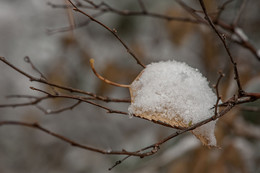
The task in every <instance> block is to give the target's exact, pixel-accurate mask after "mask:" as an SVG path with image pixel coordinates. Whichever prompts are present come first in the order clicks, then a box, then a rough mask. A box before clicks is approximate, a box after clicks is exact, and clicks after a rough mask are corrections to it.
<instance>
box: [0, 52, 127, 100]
mask: <svg viewBox="0 0 260 173" xmlns="http://www.w3.org/2000/svg"><path fill="white" fill-rule="evenodd" d="M0 61H2V62H4V63H5V64H6V65H8V66H9V67H11V68H12V69H14V70H15V71H17V72H18V73H20V74H22V75H24V76H25V77H27V78H28V79H29V80H30V81H32V82H33V81H35V82H39V83H42V84H46V85H49V86H53V87H56V88H59V89H62V90H66V91H69V92H74V93H79V94H85V95H89V96H92V97H94V98H96V99H97V100H102V101H105V102H112V101H113V102H129V101H130V100H129V99H127V100H126V99H113V98H109V97H106V96H98V95H96V94H94V93H91V92H87V91H83V90H80V89H76V88H71V87H67V86H63V85H58V84H55V83H51V82H49V81H46V80H44V79H42V78H36V77H34V76H32V75H30V74H28V73H26V72H24V71H23V70H21V69H19V68H18V67H16V66H14V65H13V64H12V63H10V62H9V61H7V60H6V59H5V58H4V57H1V56H0Z"/></svg>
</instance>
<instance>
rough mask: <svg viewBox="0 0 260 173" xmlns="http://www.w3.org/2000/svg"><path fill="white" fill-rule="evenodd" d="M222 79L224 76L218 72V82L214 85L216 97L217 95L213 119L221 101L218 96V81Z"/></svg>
mask: <svg viewBox="0 0 260 173" xmlns="http://www.w3.org/2000/svg"><path fill="white" fill-rule="evenodd" d="M223 77H224V74H223V73H222V72H221V71H220V72H219V77H218V80H217V83H216V85H215V86H214V88H215V90H216V95H217V101H216V104H215V113H214V115H215V117H216V116H217V115H218V104H219V101H220V100H221V96H220V95H219V83H220V80H221V79H222V78H223Z"/></svg>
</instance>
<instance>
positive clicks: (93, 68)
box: [89, 59, 130, 88]
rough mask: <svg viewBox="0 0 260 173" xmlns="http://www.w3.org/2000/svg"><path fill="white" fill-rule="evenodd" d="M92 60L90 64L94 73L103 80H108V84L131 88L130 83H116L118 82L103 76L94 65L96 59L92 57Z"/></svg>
mask: <svg viewBox="0 0 260 173" xmlns="http://www.w3.org/2000/svg"><path fill="white" fill-rule="evenodd" d="M89 62H90V66H91V69H92V71H93V73H94V74H95V75H96V76H97V77H98V78H99V79H100V80H102V81H104V82H106V83H107V84H109V85H114V86H117V87H122V88H130V85H124V84H119V83H116V82H112V81H110V80H108V79H106V78H104V77H103V76H101V75H100V74H98V73H97V71H96V69H95V67H94V62H95V61H94V59H90V60H89Z"/></svg>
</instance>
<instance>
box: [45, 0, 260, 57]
mask: <svg viewBox="0 0 260 173" xmlns="http://www.w3.org/2000/svg"><path fill="white" fill-rule="evenodd" d="M85 2H88V3H89V4H90V5H84V4H83V3H75V5H76V6H77V7H78V8H79V7H80V8H85V9H91V10H98V11H99V12H100V13H101V14H105V13H108V12H111V13H115V14H118V15H123V16H145V17H152V18H157V19H162V20H167V21H177V22H190V23H194V24H203V25H205V24H207V22H206V21H205V20H203V19H202V18H201V16H200V15H199V14H197V13H201V12H200V11H198V10H195V9H193V8H191V7H190V6H188V5H187V4H186V3H184V2H183V1H181V0H177V2H178V3H179V5H180V6H182V8H183V9H184V10H186V11H187V12H188V13H189V14H190V15H191V16H193V17H194V18H195V19H192V18H186V17H176V16H168V15H166V14H160V13H154V12H149V11H148V10H147V9H145V10H144V9H143V8H141V11H131V10H119V9H116V8H113V7H111V6H110V5H108V4H107V3H105V2H101V3H100V4H95V3H94V2H92V1H89V0H87V1H85ZM139 2H140V0H139ZM231 2H233V0H228V1H226V2H224V3H223V4H222V5H221V6H220V7H219V10H218V12H216V13H215V15H213V16H215V17H212V22H213V23H214V24H215V25H216V26H218V27H219V28H221V29H223V30H225V31H227V32H228V33H229V35H226V37H227V38H228V39H230V40H231V41H232V42H235V43H237V44H238V45H240V46H242V47H244V48H245V49H247V50H249V51H250V52H251V53H252V54H253V55H254V56H255V58H256V59H257V60H259V61H260V54H259V53H258V52H257V49H256V48H255V46H254V45H253V44H252V43H251V42H250V41H249V40H244V39H240V40H237V39H235V38H234V37H232V35H234V36H236V37H238V38H241V35H240V34H239V33H237V32H236V30H237V29H238V26H237V21H238V20H239V18H240V16H241V15H242V12H243V10H244V8H245V4H246V0H245V1H243V3H242V5H241V7H240V9H239V12H238V13H237V15H236V17H235V19H234V22H233V23H231V24H227V23H225V22H224V21H222V20H220V16H221V14H222V12H223V11H224V10H225V9H226V6H227V5H228V4H229V3H231ZM142 3H143V2H142ZM48 5H50V6H51V7H53V8H72V7H73V6H71V7H67V6H64V5H57V4H52V3H51V2H49V3H48ZM143 5H144V3H143ZM209 16H211V15H209ZM93 17H94V15H93ZM87 24H88V22H86V25H87ZM83 26H85V25H84V23H82V24H79V25H78V27H83ZM76 28H77V27H76ZM60 30H61V32H62V31H68V27H65V29H64V28H61V29H60ZM57 31H59V29H58V30H57Z"/></svg>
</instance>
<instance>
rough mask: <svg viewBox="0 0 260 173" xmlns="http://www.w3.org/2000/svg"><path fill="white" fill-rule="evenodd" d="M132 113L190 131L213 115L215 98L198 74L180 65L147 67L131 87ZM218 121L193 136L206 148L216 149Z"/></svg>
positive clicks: (167, 62)
mask: <svg viewBox="0 0 260 173" xmlns="http://www.w3.org/2000/svg"><path fill="white" fill-rule="evenodd" d="M130 94H131V105H130V106H129V108H128V110H129V113H131V114H134V115H135V116H139V117H142V118H145V119H148V120H155V121H162V122H165V123H168V124H170V125H172V126H180V127H189V126H191V125H194V124H196V123H198V122H200V121H203V120H205V119H207V118H209V117H212V116H213V115H214V109H211V108H212V107H213V106H214V104H215V103H216V99H217V97H216V95H215V94H214V93H213V91H212V90H211V88H210V87H209V84H208V81H207V79H206V78H205V77H204V76H203V75H202V74H201V73H200V72H199V71H198V70H197V69H194V68H192V67H190V66H188V65H187V64H185V63H181V62H177V61H166V62H157V63H152V64H150V65H148V66H147V67H146V68H145V69H144V70H143V71H142V72H141V73H140V74H139V76H138V77H137V78H136V79H135V80H134V81H133V83H132V84H131V86H130ZM215 124H216V121H212V122H210V123H208V124H205V125H203V126H201V127H199V128H197V129H195V130H193V131H192V133H193V134H194V135H195V136H196V137H197V138H198V139H200V140H201V142H202V143H203V144H204V145H207V146H216V139H215V135H214V129H215Z"/></svg>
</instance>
